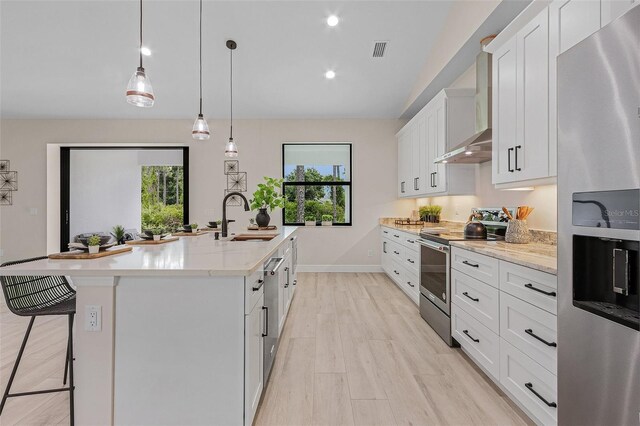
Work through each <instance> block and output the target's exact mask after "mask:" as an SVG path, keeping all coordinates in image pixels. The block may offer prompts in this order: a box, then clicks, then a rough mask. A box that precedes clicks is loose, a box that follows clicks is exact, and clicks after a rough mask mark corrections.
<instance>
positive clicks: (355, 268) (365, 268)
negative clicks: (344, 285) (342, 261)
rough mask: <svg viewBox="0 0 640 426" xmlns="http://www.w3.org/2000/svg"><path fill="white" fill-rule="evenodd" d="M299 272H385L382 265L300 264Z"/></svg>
mask: <svg viewBox="0 0 640 426" xmlns="http://www.w3.org/2000/svg"><path fill="white" fill-rule="evenodd" d="M298 272H384V271H383V270H382V266H381V265H298Z"/></svg>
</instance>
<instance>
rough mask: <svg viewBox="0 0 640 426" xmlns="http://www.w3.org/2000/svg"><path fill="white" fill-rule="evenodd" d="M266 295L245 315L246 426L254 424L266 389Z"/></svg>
mask: <svg viewBox="0 0 640 426" xmlns="http://www.w3.org/2000/svg"><path fill="white" fill-rule="evenodd" d="M263 305H264V294H263V295H262V296H261V297H260V299H259V300H258V301H257V302H256V304H255V305H254V306H253V308H252V310H251V312H249V314H247V315H245V351H244V369H245V374H244V389H245V390H244V398H245V402H244V410H245V413H244V416H245V425H251V424H253V418H254V417H255V414H256V410H257V409H258V404H259V403H260V396H261V395H262V389H263V388H264V380H263V377H264V375H263V367H264V366H263V364H262V363H263V347H264V337H262V333H263V332H264V325H265V324H264V312H265V311H264V309H263Z"/></svg>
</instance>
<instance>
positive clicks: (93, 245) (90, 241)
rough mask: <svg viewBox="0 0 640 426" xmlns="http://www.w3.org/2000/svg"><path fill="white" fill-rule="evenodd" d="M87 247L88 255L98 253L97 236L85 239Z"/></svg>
mask: <svg viewBox="0 0 640 426" xmlns="http://www.w3.org/2000/svg"><path fill="white" fill-rule="evenodd" d="M87 247H89V253H90V254H96V253H98V252H99V251H100V237H99V236H98V235H92V236H90V237H89V238H87Z"/></svg>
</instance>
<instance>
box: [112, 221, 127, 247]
mask: <svg viewBox="0 0 640 426" xmlns="http://www.w3.org/2000/svg"><path fill="white" fill-rule="evenodd" d="M112 231H113V232H111V235H113V238H115V239H116V242H117V243H118V244H120V245H122V244H124V238H125V231H124V226H122V225H116V226H114V227H113V229H112Z"/></svg>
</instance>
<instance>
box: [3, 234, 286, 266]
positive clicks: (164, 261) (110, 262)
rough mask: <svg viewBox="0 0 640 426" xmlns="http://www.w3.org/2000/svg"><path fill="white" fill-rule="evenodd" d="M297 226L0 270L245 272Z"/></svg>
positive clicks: (203, 237)
mask: <svg viewBox="0 0 640 426" xmlns="http://www.w3.org/2000/svg"><path fill="white" fill-rule="evenodd" d="M296 230H297V228H296V227H294V226H285V227H284V228H280V229H278V230H274V231H246V230H244V231H241V232H238V234H277V236H276V237H275V238H274V239H272V240H270V241H260V242H256V241H229V240H230V239H231V238H232V237H233V236H230V237H229V238H226V239H225V240H215V239H214V234H213V233H212V232H209V233H206V234H204V235H200V236H195V237H180V239H179V240H178V241H175V242H170V243H166V244H159V245H144V246H133V250H132V251H131V252H128V253H122V254H116V255H113V256H107V257H102V258H99V259H82V260H73V259H63V260H52V259H45V260H39V261H36V262H28V263H24V264H19V265H14V266H8V267H4V268H0V275H68V276H98V277H100V276H110V277H113V276H247V275H251V274H252V273H254V272H255V271H257V270H258V269H259V268H261V267H262V265H263V263H264V262H265V261H266V260H268V259H269V257H270V256H272V255H273V253H274V252H275V251H276V250H277V249H278V247H280V245H282V244H283V243H284V242H285V241H286V240H287V239H289V238H290V237H291V236H292V235H293V234H294V233H295V232H296Z"/></svg>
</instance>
